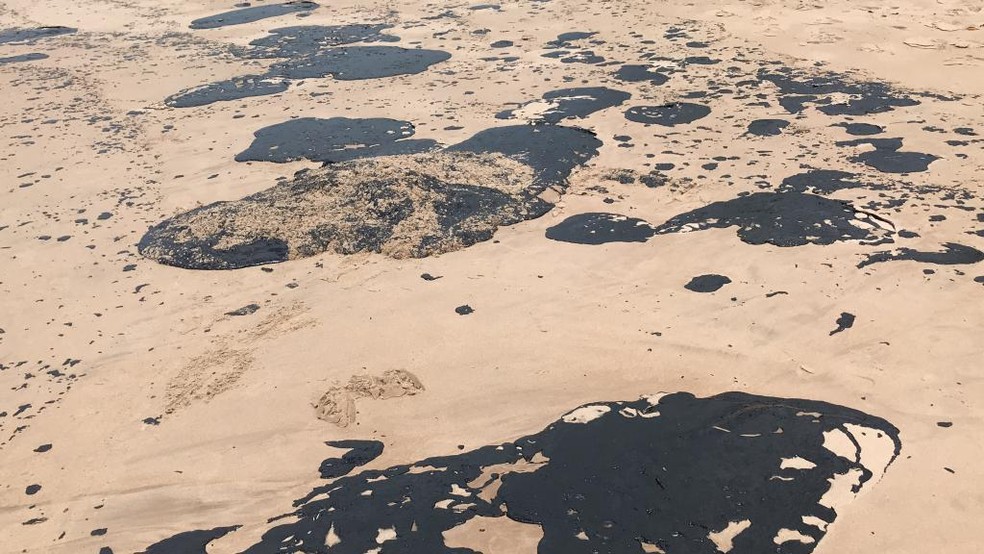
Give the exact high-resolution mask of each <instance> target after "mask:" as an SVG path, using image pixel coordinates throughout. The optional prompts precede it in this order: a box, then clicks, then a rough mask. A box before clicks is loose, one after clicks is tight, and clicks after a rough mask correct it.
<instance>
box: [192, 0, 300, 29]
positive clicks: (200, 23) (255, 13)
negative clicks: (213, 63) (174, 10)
mask: <svg viewBox="0 0 984 554" xmlns="http://www.w3.org/2000/svg"><path fill="white" fill-rule="evenodd" d="M317 8H318V4H316V3H314V2H305V1H300V0H299V1H295V2H285V3H283V4H270V5H264V6H250V7H248V8H240V9H238V10H232V11H228V12H223V13H220V14H217V15H210V16H208V17H203V18H201V19H196V20H194V21H192V22H191V25H189V26H188V27H189V28H191V29H217V28H219V27H226V26H229V25H243V24H245V23H253V22H254V21H260V20H261V19H267V18H270V17H278V16H281V15H287V14H291V13H309V12H311V11H313V10H316V9H317Z"/></svg>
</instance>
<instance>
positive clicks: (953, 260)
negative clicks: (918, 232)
mask: <svg viewBox="0 0 984 554" xmlns="http://www.w3.org/2000/svg"><path fill="white" fill-rule="evenodd" d="M893 261H913V262H921V263H924V264H937V265H962V264H976V263H978V262H980V261H984V252H981V251H980V250H978V249H976V248H972V247H970V246H964V245H963V244H958V243H955V242H945V243H943V251H942V252H922V251H919V250H915V249H913V248H897V249H895V250H889V251H884V252H875V253H874V254H866V255H865V259H864V260H862V261H861V263H859V264H858V267H859V268H861V267H865V266H869V265H871V264H877V263H881V262H893Z"/></svg>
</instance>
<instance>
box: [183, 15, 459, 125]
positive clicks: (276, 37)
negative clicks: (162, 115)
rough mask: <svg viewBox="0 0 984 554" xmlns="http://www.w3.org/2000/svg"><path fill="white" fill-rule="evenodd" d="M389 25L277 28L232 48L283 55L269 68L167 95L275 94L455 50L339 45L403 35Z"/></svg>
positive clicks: (193, 100)
mask: <svg viewBox="0 0 984 554" xmlns="http://www.w3.org/2000/svg"><path fill="white" fill-rule="evenodd" d="M389 27H390V26H389V25H385V24H376V25H358V24H356V25H334V26H321V25H308V26H295V27H284V28H281V29H274V30H273V31H271V32H270V34H269V35H268V36H266V37H263V38H260V39H256V40H254V41H252V42H251V43H250V47H249V48H242V49H234V53H236V54H237V55H238V56H239V57H241V58H244V59H249V60H262V59H279V58H286V59H284V60H282V61H278V62H275V63H274V64H272V65H271V66H270V67H269V68H268V69H267V70H266V71H265V72H263V73H259V74H254V75H242V76H237V77H233V78H231V79H227V80H224V81H218V82H213V83H208V84H205V85H201V86H198V87H192V88H190V89H186V90H183V91H180V92H178V93H176V94H174V95H171V96H169V97H168V98H166V99H165V100H164V103H165V104H167V105H168V106H171V107H175V108H188V107H194V106H204V105H208V104H212V103H214V102H222V101H229V100H238V99H242V98H249V97H253V96H262V95H267V94H277V93H280V92H283V91H285V90H287V88H288V87H289V86H290V83H291V82H292V81H293V80H299V79H312V78H324V77H328V76H332V77H333V78H335V79H338V80H345V81H352V80H364V79H379V78H383V77H393V76H397V75H412V74H416V73H421V72H423V71H425V70H426V69H427V68H429V67H430V66H432V65H434V64H437V63H440V62H443V61H445V60H448V59H449V58H450V57H451V54H449V53H447V52H442V51H439V50H426V49H422V48H414V49H408V48H401V47H397V46H373V45H359V46H341V45H347V44H352V43H356V42H359V43H371V42H395V41H398V40H399V38H398V37H395V36H393V35H388V34H385V33H383V31H384V30H385V29H387V28H389Z"/></svg>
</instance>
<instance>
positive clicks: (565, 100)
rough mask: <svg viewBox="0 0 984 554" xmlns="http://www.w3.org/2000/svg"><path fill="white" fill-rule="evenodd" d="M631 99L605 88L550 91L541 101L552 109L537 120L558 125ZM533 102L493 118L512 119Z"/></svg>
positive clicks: (623, 93)
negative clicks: (517, 112)
mask: <svg viewBox="0 0 984 554" xmlns="http://www.w3.org/2000/svg"><path fill="white" fill-rule="evenodd" d="M631 97H632V95H631V94H629V93H627V92H623V91H621V90H614V89H610V88H607V87H584V88H565V89H560V90H552V91H550V92H547V93H545V94H544V95H543V101H546V102H549V103H550V104H551V105H552V106H553V107H551V108H550V109H548V110H546V111H544V112H542V113H540V114H538V117H537V120H538V121H543V122H545V123H560V121H561V120H564V119H567V118H569V117H574V118H583V117H587V116H589V115H591V114H593V113H595V112H598V111H601V110H604V109H606V108H611V107H614V106H619V105H621V104H622V103H623V102H625V101H626V100H628V99H629V98H631ZM535 102H539V101H536V100H534V101H533V102H527V103H525V104H521V105H520V106H519V108H516V109H514V110H506V111H503V112H500V113H498V114H496V116H495V117H496V118H497V119H512V118H513V117H515V112H516V111H518V110H521V109H522V108H523V107H525V106H527V105H529V104H532V103H535Z"/></svg>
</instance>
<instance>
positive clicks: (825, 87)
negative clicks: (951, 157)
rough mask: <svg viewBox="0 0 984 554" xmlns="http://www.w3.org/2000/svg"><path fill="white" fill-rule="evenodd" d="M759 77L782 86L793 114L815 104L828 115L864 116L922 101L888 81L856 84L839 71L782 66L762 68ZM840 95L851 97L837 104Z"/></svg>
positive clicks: (783, 102) (784, 102)
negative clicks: (813, 71) (817, 72)
mask: <svg viewBox="0 0 984 554" xmlns="http://www.w3.org/2000/svg"><path fill="white" fill-rule="evenodd" d="M758 78H759V79H760V80H762V81H767V82H770V83H772V84H774V85H775V86H776V87H777V88H778V89H779V93H780V95H781V98H780V100H779V104H780V105H781V106H782V107H784V108H786V111H788V112H789V113H799V112H801V111H803V110H804V109H806V104H814V105H816V106H817V109H818V110H819V111H820V112H822V113H825V114H827V115H854V116H860V115H867V114H873V113H882V112H887V111H890V110H893V109H895V108H902V107H908V106H916V105H918V104H919V101H918V100H915V99H914V98H911V97H909V96H906V95H905V94H902V93H900V92H897V91H894V90H892V88H891V87H890V86H889V85H887V84H885V83H877V82H862V83H855V82H852V81H850V79H849V78H848V77H847V76H845V75H841V74H838V73H825V74H823V75H810V74H805V73H802V72H799V71H797V70H794V69H791V68H788V67H779V68H775V69H768V68H763V69H761V70H759V73H758ZM840 95H846V96H847V97H848V100H847V101H845V102H839V103H834V97H835V96H840Z"/></svg>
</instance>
